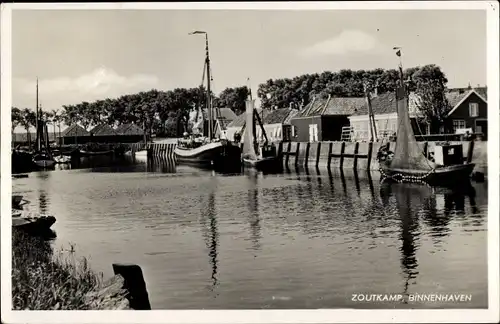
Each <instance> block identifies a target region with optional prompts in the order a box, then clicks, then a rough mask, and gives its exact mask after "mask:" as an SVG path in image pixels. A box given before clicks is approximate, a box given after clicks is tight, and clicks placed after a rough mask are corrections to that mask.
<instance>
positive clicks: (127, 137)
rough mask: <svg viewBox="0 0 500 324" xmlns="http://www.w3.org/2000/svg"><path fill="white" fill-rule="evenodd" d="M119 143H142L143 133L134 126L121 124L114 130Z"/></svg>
mask: <svg viewBox="0 0 500 324" xmlns="http://www.w3.org/2000/svg"><path fill="white" fill-rule="evenodd" d="M115 132H116V133H117V134H118V138H119V140H118V141H119V142H120V143H137V142H141V141H144V131H143V130H142V128H140V127H139V126H137V125H135V124H122V125H120V126H118V127H117V128H116V129H115Z"/></svg>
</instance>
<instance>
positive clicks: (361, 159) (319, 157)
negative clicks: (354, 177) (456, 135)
mask: <svg viewBox="0 0 500 324" xmlns="http://www.w3.org/2000/svg"><path fill="white" fill-rule="evenodd" d="M451 143H452V144H462V145H463V154H464V160H469V159H470V162H472V163H475V164H476V166H475V168H474V173H476V172H480V173H482V174H484V175H485V176H486V175H487V173H488V167H487V164H488V157H487V146H488V142H482V141H468V142H451ZM381 145H382V144H381V143H378V142H374V143H370V142H316V143H308V142H291V143H290V142H288V143H280V146H281V147H280V152H282V155H283V165H284V167H286V168H324V167H326V168H329V169H343V170H349V169H354V170H378V169H379V163H378V161H377V152H378V150H379V149H380V147H381ZM385 145H386V144H385ZM419 145H420V146H421V147H422V149H423V150H424V152H427V153H428V154H431V153H433V152H434V149H435V146H436V142H419ZM395 147H396V143H395V142H390V143H389V149H390V150H391V151H394V149H395Z"/></svg>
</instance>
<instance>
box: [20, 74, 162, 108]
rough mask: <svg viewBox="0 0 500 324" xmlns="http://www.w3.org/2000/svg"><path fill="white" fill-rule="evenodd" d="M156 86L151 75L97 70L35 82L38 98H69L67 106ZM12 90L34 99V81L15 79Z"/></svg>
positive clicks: (156, 80) (154, 79)
mask: <svg viewBox="0 0 500 324" xmlns="http://www.w3.org/2000/svg"><path fill="white" fill-rule="evenodd" d="M158 83H159V80H158V78H157V77H156V76H153V75H147V74H135V75H129V76H122V75H119V74H118V73H116V72H115V71H113V70H111V69H107V68H105V67H100V68H98V69H95V70H94V71H92V72H90V73H87V74H84V75H81V76H78V77H76V78H69V77H57V78H53V79H43V78H42V79H40V80H39V81H38V84H39V93H40V96H41V97H42V98H45V99H47V100H49V101H50V100H51V98H54V99H55V98H61V99H63V98H64V99H65V98H68V99H70V98H71V102H68V103H72V102H77V101H84V100H95V99H104V98H109V97H115V96H119V95H123V94H127V93H132V92H136V91H142V90H149V89H151V88H153V87H155V86H157V85H158ZM14 86H15V89H14V90H18V91H19V92H18V93H20V94H21V95H28V96H34V95H35V89H36V80H26V79H17V80H15V81H14Z"/></svg>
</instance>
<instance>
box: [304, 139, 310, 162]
mask: <svg viewBox="0 0 500 324" xmlns="http://www.w3.org/2000/svg"><path fill="white" fill-rule="evenodd" d="M310 149H311V143H310V142H307V144H306V158H305V161H304V166H305V167H306V169H307V166H308V164H309V150H310Z"/></svg>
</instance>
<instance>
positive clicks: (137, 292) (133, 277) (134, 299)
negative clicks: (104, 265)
mask: <svg viewBox="0 0 500 324" xmlns="http://www.w3.org/2000/svg"><path fill="white" fill-rule="evenodd" d="M113 272H114V273H115V275H121V276H122V277H123V279H124V281H125V284H124V288H125V289H126V290H127V291H128V295H127V299H128V300H129V302H130V307H131V308H132V309H136V310H151V304H150V303H149V296H148V291H147V289H146V282H145V281H144V276H143V274H142V269H141V267H140V266H138V265H137V264H126V263H113Z"/></svg>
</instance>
